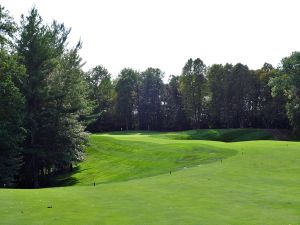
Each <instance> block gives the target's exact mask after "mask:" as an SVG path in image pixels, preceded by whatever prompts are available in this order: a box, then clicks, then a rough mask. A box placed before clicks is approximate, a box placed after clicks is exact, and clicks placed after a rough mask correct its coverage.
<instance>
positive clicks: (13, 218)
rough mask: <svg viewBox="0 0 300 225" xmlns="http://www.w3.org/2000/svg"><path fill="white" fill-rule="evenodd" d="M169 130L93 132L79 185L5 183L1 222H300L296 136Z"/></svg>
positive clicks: (78, 175) (299, 152)
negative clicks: (207, 136) (189, 135)
mask: <svg viewBox="0 0 300 225" xmlns="http://www.w3.org/2000/svg"><path fill="white" fill-rule="evenodd" d="M189 132H190V131H189ZM166 135H167V136H166ZM168 135H170V133H169V134H168V133H155V134H154V133H153V134H149V133H148V134H147V133H143V134H137V133H131V134H130V135H128V134H126V135H125V134H124V135H123V134H122V133H118V134H113V135H112V134H101V135H92V136H91V145H90V147H89V148H88V150H87V151H88V155H87V160H86V161H85V162H84V163H82V164H81V169H80V170H79V171H78V172H77V173H76V174H73V177H74V179H76V180H77V183H75V185H74V186H70V187H60V188H46V189H38V190H15V189H0V200H1V204H0V218H1V219H0V224H47V225H51V224H122V225H123V224H124V225H126V224H130V225H132V224H149V225H151V224H162V225H167V224H170V225H171V224H172V225H173V224H197V225H198V224H205V225H223V224H224V225H228V224H230V225H256V224H262V225H288V224H291V225H299V222H300V213H299V212H300V143H299V142H286V141H274V140H264V141H246V142H232V143H224V142H216V141H206V140H174V139H172V138H170V137H168ZM172 135H173V134H172ZM175 135H176V134H175ZM178 135H181V134H180V133H178ZM160 137H161V138H160ZM104 153H105V154H104ZM211 153H212V154H211ZM128 155H129V156H128ZM170 155H171V156H170ZM221 159H222V161H221ZM98 165H99V166H98ZM170 167H173V169H174V172H172V174H171V175H170V174H169V168H170ZM98 173H100V174H101V175H99V174H98ZM93 179H96V181H97V183H98V184H97V185H96V187H94V186H93V185H92V184H91V181H92V180H93ZM73 184H74V183H73ZM48 207H49V208H48Z"/></svg>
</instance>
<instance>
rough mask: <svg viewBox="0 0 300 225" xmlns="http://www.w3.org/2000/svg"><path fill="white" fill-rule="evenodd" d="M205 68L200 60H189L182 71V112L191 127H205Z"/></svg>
mask: <svg viewBox="0 0 300 225" xmlns="http://www.w3.org/2000/svg"><path fill="white" fill-rule="evenodd" d="M205 72H206V66H205V64H204V63H203V62H202V60H201V59H199V58H197V59H195V60H194V61H193V60H192V59H189V60H188V61H187V63H186V64H185V66H184V67H183V70H182V76H181V77H180V90H181V93H182V101H183V106H184V110H185V112H186V114H187V116H188V118H189V120H190V124H191V127H193V128H203V127H206V126H207V124H206V118H205V117H206V116H207V115H206V114H205V96H206V92H205V87H206V86H205V84H206V78H205Z"/></svg>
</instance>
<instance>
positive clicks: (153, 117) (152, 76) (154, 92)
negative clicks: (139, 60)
mask: <svg viewBox="0 0 300 225" xmlns="http://www.w3.org/2000/svg"><path fill="white" fill-rule="evenodd" d="M162 78H163V72H162V71H161V70H160V69H155V68H148V69H147V70H146V71H144V72H143V73H142V74H141V81H140V82H141V83H140V86H139V93H138V95H139V103H138V104H139V106H138V113H139V127H140V129H142V130H160V129H161V128H162V118H163V115H162V105H161V103H162V95H163V82H162Z"/></svg>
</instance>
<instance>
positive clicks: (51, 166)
mask: <svg viewBox="0 0 300 225" xmlns="http://www.w3.org/2000/svg"><path fill="white" fill-rule="evenodd" d="M69 32H70V30H69V29H67V28H65V26H64V25H63V24H58V23H57V22H55V21H54V22H53V23H52V25H51V26H48V25H44V24H43V22H42V19H41V17H40V16H39V14H38V12H37V10H36V9H35V8H33V9H32V10H31V11H30V15H29V16H27V17H24V16H23V17H22V22H21V29H20V39H19V40H18V46H17V49H18V52H19V54H20V55H21V57H22V60H21V63H23V64H24V65H25V67H26V70H27V74H26V77H25V78H24V79H23V82H22V91H23V93H24V95H25V98H26V107H25V112H26V117H25V121H26V124H25V126H26V129H27V130H28V135H27V136H26V140H25V143H24V153H23V155H24V164H23V167H22V171H21V172H22V173H21V176H20V182H21V184H22V185H23V186H28V187H38V186H39V185H40V184H39V183H40V182H39V181H40V179H43V177H44V175H46V174H49V173H51V172H53V171H57V170H62V169H64V168H66V167H69V165H72V164H73V163H77V162H78V161H80V160H82V159H83V156H82V155H83V146H84V143H85V141H86V138H85V137H84V136H85V135H84V133H83V127H82V125H81V123H80V122H79V119H80V116H81V115H83V114H85V113H86V112H85V110H86V109H87V108H88V105H89V104H88V103H87V101H86V98H87V85H86V81H85V78H84V74H83V72H82V71H81V58H80V57H79V56H78V50H79V49H80V47H81V43H78V45H77V46H76V47H75V48H74V49H70V50H68V49H66V41H67V37H68V34H69Z"/></svg>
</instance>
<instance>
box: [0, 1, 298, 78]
mask: <svg viewBox="0 0 300 225" xmlns="http://www.w3.org/2000/svg"><path fill="white" fill-rule="evenodd" d="M0 4H2V5H3V6H4V7H5V8H6V9H8V10H9V11H10V13H11V15H13V16H14V17H15V19H16V20H17V21H19V18H20V15H21V14H22V13H24V14H27V12H28V10H29V9H30V8H31V7H32V6H33V5H35V6H36V7H37V8H38V10H39V13H40V14H41V16H42V17H43V19H44V20H45V21H46V22H50V21H51V20H52V19H56V20H58V21H59V22H64V23H65V25H66V26H68V27H72V32H71V36H70V38H71V43H73V44H74V43H75V41H76V40H78V39H79V38H81V40H82V42H83V49H82V50H81V56H82V58H83V59H84V61H86V62H87V64H86V66H85V70H87V69H89V68H91V67H93V66H96V65H103V66H105V67H106V68H107V69H108V70H109V71H110V72H111V73H112V74H113V76H114V77H115V76H116V75H117V74H118V73H119V71H120V70H121V69H122V68H124V67H132V68H134V69H137V70H140V71H142V70H144V69H146V68H147V67H158V68H160V69H161V70H163V71H164V72H165V73H166V76H168V75H169V74H176V75H178V74H180V73H181V69H182V67H183V66H184V64H185V62H186V61H187V60H188V58H197V57H199V58H201V59H202V60H203V61H204V63H205V64H206V65H211V64H213V63H222V64H224V63H226V62H228V63H237V62H241V63H244V64H247V65H248V66H249V67H250V68H251V69H257V68H260V67H261V66H262V65H263V63H264V62H269V63H272V64H273V65H274V66H277V64H278V63H279V62H280V59H281V58H283V57H285V56H288V55H289V54H290V53H291V52H292V51H299V50H300V23H299V21H300V11H299V10H300V1H299V0H270V1H269V0H73V1H71V0H35V1H34V0H1V2H0Z"/></svg>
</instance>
